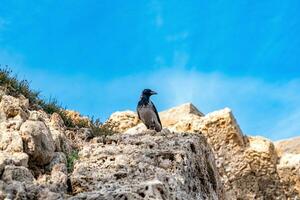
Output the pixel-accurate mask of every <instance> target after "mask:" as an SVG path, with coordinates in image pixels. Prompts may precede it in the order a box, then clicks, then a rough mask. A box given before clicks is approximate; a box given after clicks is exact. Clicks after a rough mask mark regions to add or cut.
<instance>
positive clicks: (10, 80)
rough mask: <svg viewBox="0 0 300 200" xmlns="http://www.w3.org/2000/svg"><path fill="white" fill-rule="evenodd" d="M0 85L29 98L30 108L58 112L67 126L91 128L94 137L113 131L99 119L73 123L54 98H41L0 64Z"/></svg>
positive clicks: (49, 112)
mask: <svg viewBox="0 0 300 200" xmlns="http://www.w3.org/2000/svg"><path fill="white" fill-rule="evenodd" d="M0 86H1V87H2V88H3V89H4V91H5V93H6V94H8V95H11V96H14V97H18V96H19V95H20V94H22V95H23V96H25V97H26V98H27V99H28V100H29V104H30V109H32V110H37V109H39V108H42V109H43V110H44V111H45V112H46V113H48V114H53V113H58V114H59V115H60V116H61V118H62V119H63V121H64V123H65V125H66V127H67V128H83V127H85V128H91V130H92V133H93V135H94V136H95V137H96V136H106V135H112V134H113V133H114V132H113V131H112V128H111V126H109V125H102V123H101V122H100V120H99V119H96V120H94V119H93V118H91V119H90V122H91V123H88V124H87V123H79V124H75V123H74V122H73V121H72V119H71V118H70V117H68V116H67V115H66V113H65V112H64V111H65V108H63V107H62V106H61V105H60V104H59V103H58V101H57V100H56V99H55V98H49V99H48V100H44V99H42V98H41V97H40V92H38V91H34V90H32V89H31V88H30V84H29V82H28V81H27V80H19V79H18V77H17V76H16V75H13V73H12V71H11V70H10V69H9V68H8V67H5V68H3V67H1V65H0Z"/></svg>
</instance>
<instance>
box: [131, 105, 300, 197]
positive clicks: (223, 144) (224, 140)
mask: <svg viewBox="0 0 300 200" xmlns="http://www.w3.org/2000/svg"><path fill="white" fill-rule="evenodd" d="M180 107H182V106H179V108H173V109H171V110H174V112H175V111H176V110H181V109H180ZM183 107H184V106H183ZM165 112H166V113H172V112H170V111H165ZM162 113H164V112H162ZM183 113H188V112H183ZM182 115H185V117H182V118H180V117H178V116H177V115H172V114H168V117H167V118H169V119H168V120H169V121H170V123H166V124H167V127H168V128H169V129H170V130H172V131H175V132H190V133H202V134H203V135H205V137H206V138H207V141H208V143H209V144H210V145H211V146H212V147H213V150H214V154H215V158H216V162H217V167H218V171H219V173H220V175H221V180H222V183H223V184H224V187H225V191H226V196H227V198H228V199H289V198H291V199H294V198H299V199H300V195H299V193H298V192H297V188H298V186H297V183H298V182H299V181H298V180H299V178H298V177H299V176H298V175H297V174H299V173H297V170H298V168H297V167H295V165H294V167H292V165H289V166H288V167H287V165H285V166H284V165H282V164H281V165H280V166H278V165H277V164H278V162H279V161H278V155H277V153H276V151H275V148H274V145H273V143H272V142H271V141H269V140H267V139H265V138H262V137H247V136H245V135H244V134H243V133H242V131H241V129H240V128H239V125H238V124H237V122H236V120H235V118H234V116H233V114H232V112H231V110H230V109H228V108H225V109H223V110H220V111H215V112H212V113H209V114H207V115H206V116H201V114H199V115H195V114H182ZM173 118H174V119H173ZM143 130H146V128H145V127H144V126H143V125H142V124H139V125H138V126H135V127H133V128H131V129H129V130H127V131H126V133H127V134H134V133H135V132H138V131H143ZM294 146H297V145H296V144H294ZM277 151H278V150H277ZM289 151H290V152H295V149H293V150H291V149H289ZM296 158H297V157H294V159H296ZM296 160H297V159H296ZM296 163H297V162H296ZM282 166H284V167H282ZM277 168H278V169H277ZM292 169H296V170H292ZM286 170H288V171H289V172H288V173H287V172H285V174H288V175H286V176H285V178H283V177H284V176H283V174H284V173H283V172H284V171H286ZM287 177H289V178H287ZM291 177H293V178H291ZM295 185H296V186H295ZM294 186H295V187H294Z"/></svg>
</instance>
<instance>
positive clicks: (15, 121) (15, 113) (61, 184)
mask: <svg viewBox="0 0 300 200" xmlns="http://www.w3.org/2000/svg"><path fill="white" fill-rule="evenodd" d="M55 116H56V114H53V115H52V116H51V115H49V114H46V113H45V112H44V111H43V110H30V109H29V102H28V100H27V99H26V98H24V96H22V95H20V96H19V97H18V98H16V97H12V96H9V95H6V94H5V93H3V94H2V95H1V101H0V199H22V200H23V199H51V198H50V197H53V199H58V198H54V197H59V198H63V197H67V196H68V195H66V192H67V180H68V173H67V167H66V164H67V163H66V155H65V153H64V152H63V151H64V150H65V149H68V148H71V147H68V148H67V147H66V148H64V147H65V146H66V144H69V143H71V142H70V141H69V140H68V139H67V138H66V136H65V134H64V124H63V121H62V122H61V121H60V123H58V122H57V123H54V122H55V120H54V118H57V116H56V117H55ZM57 121H59V120H57ZM55 130H56V131H57V132H55ZM53 138H55V140H54V139H53ZM58 142H59V143H58ZM65 152H67V151H65ZM57 157H59V158H60V157H63V159H58V158H57ZM57 160H63V161H57ZM43 180H44V181H43ZM42 197H45V198H42Z"/></svg>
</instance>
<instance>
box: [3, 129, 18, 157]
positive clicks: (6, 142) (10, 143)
mask: <svg viewBox="0 0 300 200" xmlns="http://www.w3.org/2000/svg"><path fill="white" fill-rule="evenodd" d="M0 150H1V151H7V152H22V151H23V141H22V137H21V136H20V134H19V133H18V132H17V131H12V132H9V131H3V130H0Z"/></svg>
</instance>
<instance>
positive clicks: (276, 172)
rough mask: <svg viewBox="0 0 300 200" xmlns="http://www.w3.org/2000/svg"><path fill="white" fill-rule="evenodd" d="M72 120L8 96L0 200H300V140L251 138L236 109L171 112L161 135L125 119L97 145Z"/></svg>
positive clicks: (1, 102)
mask: <svg viewBox="0 0 300 200" xmlns="http://www.w3.org/2000/svg"><path fill="white" fill-rule="evenodd" d="M66 112H67V113H68V115H69V116H71V119H72V120H73V124H75V127H74V128H67V127H66V126H65V124H64V121H63V119H62V118H61V117H60V115H59V114H57V113H53V114H52V115H50V114H47V113H46V112H45V111H43V110H42V109H37V108H36V109H35V110H34V109H32V108H30V105H29V101H28V99H26V98H25V97H24V96H22V95H20V96H18V97H13V96H10V95H7V94H6V93H5V91H2V90H1V88H0V174H1V176H0V199H74V200H76V199H128V200H131V199H176V198H177V199H191V200H193V199H230V200H231V199H300V195H299V192H300V181H299V180H300V178H299V177H300V175H299V171H300V168H299V166H300V156H299V155H300V154H299V152H300V151H299V149H300V148H299V146H300V145H299V144H300V139H299V138H295V139H290V140H284V141H279V142H275V143H273V142H272V141H270V140H268V139H266V138H263V137H259V136H255V137H254V136H246V135H244V134H243V132H242V130H241V129H240V128H239V125H238V123H237V121H236V119H235V117H234V115H233V113H232V111H231V110H230V109H228V108H225V109H222V110H219V111H215V112H212V113H208V114H206V115H204V114H203V113H201V112H200V111H199V110H198V109H197V108H196V107H195V106H194V105H192V104H191V103H187V104H183V105H181V106H178V107H174V108H171V109H169V110H166V111H163V112H160V113H159V114H160V118H161V121H162V124H163V127H164V129H163V131H161V132H159V133H156V132H153V131H149V130H147V129H146V127H145V126H144V125H143V124H142V123H141V122H140V121H139V120H138V117H137V115H136V113H135V112H132V111H125V112H116V113H114V114H113V115H112V116H111V117H110V118H109V120H108V121H107V122H106V123H109V125H110V126H111V127H113V129H114V132H117V134H115V135H113V136H108V137H94V138H92V136H91V132H90V130H89V129H88V128H80V127H82V125H84V124H89V123H90V121H89V120H88V118H86V117H81V115H80V114H79V113H77V112H73V111H66ZM274 144H275V145H274ZM74 150H77V151H79V158H78V160H76V159H77V157H73V158H72V157H71V159H73V161H72V165H73V164H75V165H74V166H73V167H74V168H72V169H74V170H73V171H72V170H70V169H69V170H68V167H70V155H72V152H73V151H74Z"/></svg>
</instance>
